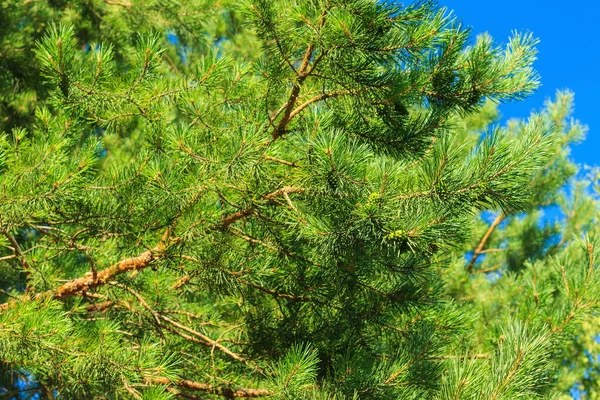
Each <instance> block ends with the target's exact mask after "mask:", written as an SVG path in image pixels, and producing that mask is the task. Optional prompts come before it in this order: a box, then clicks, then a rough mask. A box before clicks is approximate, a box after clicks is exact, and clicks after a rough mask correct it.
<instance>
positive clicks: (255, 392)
mask: <svg viewBox="0 0 600 400" xmlns="http://www.w3.org/2000/svg"><path fill="white" fill-rule="evenodd" d="M147 381H148V382H149V383H150V384H153V385H175V386H178V387H179V388H182V389H187V390H197V391H201V392H205V393H210V394H214V395H217V396H223V397H225V398H232V399H233V398H236V397H246V398H249V397H266V396H272V395H274V394H275V392H273V391H271V390H266V389H247V388H235V389H232V388H228V387H222V386H213V385H209V384H206V383H200V382H194V381H190V380H187V379H179V380H171V379H169V378H166V377H158V378H150V379H148V380H147Z"/></svg>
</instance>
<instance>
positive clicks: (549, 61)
mask: <svg viewBox="0 0 600 400" xmlns="http://www.w3.org/2000/svg"><path fill="white" fill-rule="evenodd" d="M438 1H439V4H440V5H441V6H445V7H447V8H448V9H450V10H454V15H455V16H456V17H458V19H459V20H460V21H461V22H462V23H463V24H464V25H466V26H468V27H470V28H471V29H472V31H473V34H474V35H476V34H478V33H482V32H489V33H490V34H491V35H492V37H493V38H494V39H495V40H496V42H498V43H500V42H501V43H505V42H506V41H507V39H508V37H509V36H510V34H511V32H512V31H514V30H517V31H531V32H533V34H534V36H536V37H537V38H539V39H540V41H541V42H540V44H539V45H538V50H539V53H538V60H537V61H536V63H535V64H534V65H535V68H536V69H537V71H538V72H539V74H540V76H541V82H542V86H541V87H540V88H539V89H538V91H537V92H536V93H535V94H534V95H532V96H530V97H529V98H527V99H526V100H525V101H523V102H517V103H508V104H505V105H503V106H501V107H500V111H501V112H502V116H503V118H504V119H506V118H512V117H526V116H528V115H529V112H530V111H531V110H532V109H537V110H539V109H540V108H542V106H543V102H544V100H545V99H546V98H548V97H553V96H554V94H555V92H556V90H557V89H570V90H572V91H573V92H574V93H575V113H574V117H575V118H577V119H579V120H580V121H581V122H582V123H584V124H586V125H588V127H589V132H588V134H587V138H586V140H585V141H584V142H583V143H582V144H579V145H577V146H575V147H574V148H573V152H572V154H573V157H574V159H575V161H576V162H578V163H581V164H588V165H600V101H599V100H598V99H600V39H599V37H598V35H599V30H600V0H572V1H553V0H503V1H476V0H438Z"/></svg>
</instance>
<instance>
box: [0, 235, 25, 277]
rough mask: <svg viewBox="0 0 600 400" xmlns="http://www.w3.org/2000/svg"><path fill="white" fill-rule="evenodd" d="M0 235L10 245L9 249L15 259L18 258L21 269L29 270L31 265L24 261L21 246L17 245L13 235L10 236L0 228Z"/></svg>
mask: <svg viewBox="0 0 600 400" xmlns="http://www.w3.org/2000/svg"><path fill="white" fill-rule="evenodd" d="M0 233H2V235H4V237H5V238H6V239H7V240H8V242H9V243H10V245H11V247H12V249H13V253H14V255H15V257H16V258H18V259H19V261H20V262H21V265H22V266H23V269H25V270H29V269H31V265H29V263H28V262H27V260H26V259H25V256H24V255H23V252H22V251H21V246H19V243H18V242H17V240H16V239H15V238H14V237H13V235H11V234H10V232H9V231H7V230H6V229H4V228H0Z"/></svg>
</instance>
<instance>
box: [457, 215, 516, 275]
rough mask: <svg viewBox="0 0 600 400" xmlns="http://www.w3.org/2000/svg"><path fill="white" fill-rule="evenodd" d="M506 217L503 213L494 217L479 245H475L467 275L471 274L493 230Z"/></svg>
mask: <svg viewBox="0 0 600 400" xmlns="http://www.w3.org/2000/svg"><path fill="white" fill-rule="evenodd" d="M506 217H507V216H506V214H504V213H500V214H498V216H497V217H496V219H494V221H493V222H492V224H491V225H490V227H489V228H488V230H487V232H485V235H483V237H482V238H481V241H480V242H479V244H478V245H477V247H476V248H475V250H474V251H473V257H471V261H469V265H468V266H467V271H468V272H469V273H471V272H473V267H474V266H475V262H477V258H478V257H479V256H480V255H481V254H483V248H484V247H485V245H486V243H487V241H488V240H489V238H490V236H491V235H492V233H493V232H494V230H495V229H496V227H497V226H498V225H500V224H501V223H502V221H504V220H505V219H506Z"/></svg>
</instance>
